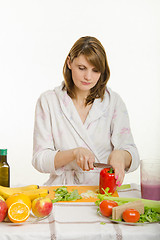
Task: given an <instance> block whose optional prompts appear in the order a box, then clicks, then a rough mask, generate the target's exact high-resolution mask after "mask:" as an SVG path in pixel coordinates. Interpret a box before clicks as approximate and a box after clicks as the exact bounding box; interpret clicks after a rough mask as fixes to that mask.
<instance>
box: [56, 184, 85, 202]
mask: <svg viewBox="0 0 160 240" xmlns="http://www.w3.org/2000/svg"><path fill="white" fill-rule="evenodd" d="M53 191H55V198H54V199H53V200H52V202H53V203H55V202H59V201H76V200H78V199H81V198H82V197H81V196H80V195H79V193H78V190H77V189H76V190H73V191H71V192H68V190H67V187H65V186H63V187H59V188H57V189H56V190H53Z"/></svg>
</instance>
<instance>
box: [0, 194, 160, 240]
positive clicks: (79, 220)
mask: <svg viewBox="0 0 160 240" xmlns="http://www.w3.org/2000/svg"><path fill="white" fill-rule="evenodd" d="M119 196H120V197H123V196H125V197H140V191H137V190H132V191H127V192H119ZM41 239H43V240H82V239H84V240H85V239H87V240H90V239H92V240H94V239H95V240H99V239H101V240H103V239H105V240H106V239H109V240H111V239H114V240H116V239H117V240H121V239H123V240H132V239H136V240H138V239H141V240H143V239H144V240H150V239H152V240H159V239H160V224H146V225H143V226H130V225H123V224H117V223H111V222H110V221H108V219H107V218H103V217H101V216H99V215H98V214H97V207H96V206H95V205H94V203H78V204H77V203H56V204H54V207H53V211H52V214H51V215H50V216H49V218H47V219H45V220H43V221H40V222H37V223H30V224H26V223H25V224H23V225H18V226H16V225H14V224H12V223H11V224H7V223H3V222H2V223H0V240H41Z"/></svg>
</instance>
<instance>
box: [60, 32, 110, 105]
mask: <svg viewBox="0 0 160 240" xmlns="http://www.w3.org/2000/svg"><path fill="white" fill-rule="evenodd" d="M80 54H83V55H84V56H85V57H86V59H87V61H88V62H89V63H91V64H92V65H93V66H94V67H95V68H96V69H97V70H98V71H99V72H101V75H100V78H99V80H98V82H97V84H96V85H95V86H94V87H93V88H91V89H90V94H89V95H88V96H87V98H86V105H87V104H91V103H93V102H94V100H95V98H101V100H103V98H104V93H105V88H106V84H107V82H108V80H109V77H110V69H109V66H108V62H107V57H106V52H105V49H104V47H103V46H102V44H101V42H100V41H99V40H98V39H96V38H95V37H90V36H86V37H81V38H80V39H78V40H77V41H76V42H75V44H74V45H73V47H72V48H71V50H70V52H69V54H68V56H69V57H70V61H71V62H73V60H74V59H75V58H76V57H78V56H80ZM68 56H67V58H66V60H65V63H64V66H63V76H64V82H65V85H64V87H63V90H64V89H65V90H67V93H68V95H69V96H70V97H71V98H75V94H74V83H73V80H72V73H71V70H70V69H69V68H68V64H67V59H68Z"/></svg>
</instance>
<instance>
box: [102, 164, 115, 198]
mask: <svg viewBox="0 0 160 240" xmlns="http://www.w3.org/2000/svg"><path fill="white" fill-rule="evenodd" d="M107 187H108V188H109V193H114V192H115V191H116V188H117V184H116V179H115V174H114V170H113V169H112V168H103V169H102V170H101V172H100V179H99V192H100V193H101V194H104V193H105V191H104V190H105V189H106V188H107Z"/></svg>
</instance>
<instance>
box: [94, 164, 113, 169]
mask: <svg viewBox="0 0 160 240" xmlns="http://www.w3.org/2000/svg"><path fill="white" fill-rule="evenodd" d="M93 166H94V167H97V168H112V166H111V165H110V164H106V163H93Z"/></svg>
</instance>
